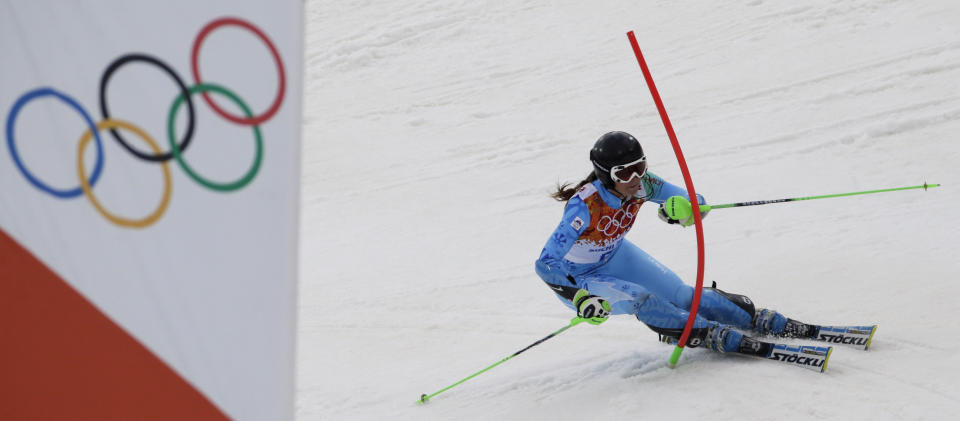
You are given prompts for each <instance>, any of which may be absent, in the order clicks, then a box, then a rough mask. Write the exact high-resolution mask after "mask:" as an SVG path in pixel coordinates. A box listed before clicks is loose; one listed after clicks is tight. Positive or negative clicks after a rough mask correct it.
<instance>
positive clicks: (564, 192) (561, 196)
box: [550, 171, 597, 202]
mask: <svg viewBox="0 0 960 421" xmlns="http://www.w3.org/2000/svg"><path fill="white" fill-rule="evenodd" d="M596 179H597V174H596V173H595V172H593V171H590V175H588V176H587V178H584V179H583V180H581V181H580V182H579V183H577V185H576V186H574V187H570V183H563V184H560V183H557V191H555V192H554V193H553V194H551V195H550V197H552V198H554V199H556V201H558V202H566V201H568V200H570V198H571V197H573V195H575V194H577V192H578V191H579V190H580V188H581V187H583V186H585V185H587V184H588V183H592V182H594V180H596Z"/></svg>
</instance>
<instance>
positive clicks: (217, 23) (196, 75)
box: [190, 18, 287, 126]
mask: <svg viewBox="0 0 960 421" xmlns="http://www.w3.org/2000/svg"><path fill="white" fill-rule="evenodd" d="M224 25H237V26H242V27H244V28H246V29H248V30H250V32H253V33H254V34H255V35H256V36H257V37H259V38H260V39H261V40H262V41H263V42H264V44H267V48H269V49H270V54H273V60H274V61H275V62H276V63H277V73H278V74H279V76H280V77H279V79H280V86H279V88H278V89H279V90H278V92H277V97H276V99H274V100H273V104H272V105H270V109H268V110H267V111H265V112H264V113H263V114H260V115H254V116H253V117H247V118H245V117H237V116H234V115H231V114H229V113H227V112H226V111H224V110H223V109H221V108H220V107H219V106H217V104H216V103H215V102H213V99H211V98H210V95H209V94H208V93H207V92H203V93H202V94H201V95H202V96H203V100H204V101H206V102H207V105H210V108H213V111H215V112H216V113H217V114H220V116H221V117H223V118H225V119H227V120H230V121H232V122H234V123H237V124H242V125H246V126H256V125H258V124H260V123H263V122H264V121H267V120H269V119H270V118H271V117H273V115H274V114H276V113H277V111H278V110H279V109H280V104H282V103H283V95H284V92H285V91H286V85H287V80H286V76H285V75H284V74H285V73H284V70H283V60H281V59H280V53H278V52H277V48H276V47H275V46H274V45H273V43H272V42H270V39H269V38H267V36H266V34H264V33H263V31H261V30H260V29H259V28H257V27H256V26H254V25H253V24H252V23H250V22H247V21H245V20H241V19H237V18H220V19H216V20H213V21H211V22H210V23H208V24H207V26H204V27H203V29H201V30H200V33H199V34H197V38H196V39H195V40H194V41H193V53H192V54H191V57H190V68H191V69H192V70H193V79H194V80H195V81H196V82H197V84H200V83H203V82H202V81H201V80H200V68H199V67H200V64H199V61H198V60H197V57H198V56H199V55H200V44H202V43H203V39H204V38H206V37H207V35H210V32H213V30H214V29H217V28H219V27H221V26H224Z"/></svg>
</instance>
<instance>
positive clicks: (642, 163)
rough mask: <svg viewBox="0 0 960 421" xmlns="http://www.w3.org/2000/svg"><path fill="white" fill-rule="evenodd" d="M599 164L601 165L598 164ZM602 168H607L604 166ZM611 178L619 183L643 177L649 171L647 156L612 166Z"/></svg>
mask: <svg viewBox="0 0 960 421" xmlns="http://www.w3.org/2000/svg"><path fill="white" fill-rule="evenodd" d="M598 166H599V165H598ZM600 168H601V169H604V170H606V169H605V168H603V167H602V166H600ZM609 172H610V178H611V179H613V181H616V182H618V183H629V182H631V181H633V178H634V177H636V178H641V177H643V175H644V174H646V173H647V157H643V158H640V159H638V160H636V161H633V162H628V163H626V164H623V165H614V166H613V168H610V171H609Z"/></svg>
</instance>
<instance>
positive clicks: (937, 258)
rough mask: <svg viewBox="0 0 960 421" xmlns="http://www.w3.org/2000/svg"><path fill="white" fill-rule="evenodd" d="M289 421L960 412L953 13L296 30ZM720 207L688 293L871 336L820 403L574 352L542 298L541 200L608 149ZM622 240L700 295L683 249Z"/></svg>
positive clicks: (692, 363) (953, 5) (628, 339)
mask: <svg viewBox="0 0 960 421" xmlns="http://www.w3.org/2000/svg"><path fill="white" fill-rule="evenodd" d="M306 11H307V14H308V16H307V26H306V29H307V35H306V36H307V40H306V51H305V63H306V69H305V77H306V80H305V84H304V85H305V89H306V91H305V92H304V97H305V115H304V119H305V122H304V129H305V130H304V155H303V211H302V216H301V218H302V229H303V231H302V236H301V238H302V245H301V262H302V263H301V268H300V277H301V283H300V313H299V314H300V319H299V326H298V329H299V337H298V338H299V339H298V356H297V359H298V372H297V393H298V395H297V416H298V419H301V420H317V419H324V420H431V419H436V420H474V419H475V420H490V419H502V420H506V419H582V418H587V417H589V418H590V419H608V420H612V419H667V417H671V419H703V420H706V419H709V420H772V419H778V420H784V419H791V420H793V419H795V420H851V419H852V420H868V419H869V420H881V419H891V420H893V419H895V420H921V419H929V420H939V419H948V418H951V417H954V416H956V413H957V411H958V409H960V381H958V380H957V377H958V375H960V357H958V355H960V354H958V352H957V350H958V348H960V335H958V334H957V327H956V326H957V323H958V321H960V298H958V293H957V289H958V285H960V284H958V273H960V264H958V260H960V259H958V258H957V256H956V254H957V247H956V244H957V240H956V238H957V237H958V231H960V229H958V226H960V222H958V221H960V218H958V217H960V214H958V212H957V207H958V205H960V197H958V195H957V193H956V192H957V188H958V187H960V170H958V169H957V168H958V165H960V164H958V163H960V146H958V144H957V142H958V138H957V133H958V131H960V130H958V129H960V3H957V2H955V1H951V0H940V1H920V0H906V1H867V0H856V1H844V2H836V1H831V0H813V1H807V2H775V1H765V0H750V1H730V2H713V1H696V2H666V1H657V2H636V1H627V0H617V1H609V2H578V1H560V2H555V1H546V0H521V1H513V2H477V1H467V0H453V1H449V0H444V1H437V0H419V1H402V2H399V1H398V2H370V1H349V2H339V1H311V2H309V3H308V4H307V6H306ZM631 30H632V31H635V33H636V36H637V38H638V40H639V43H640V46H641V48H642V49H643V52H644V55H645V57H646V59H647V62H648V64H649V66H650V68H651V71H652V73H653V77H654V79H655V81H656V83H657V86H658V88H659V90H660V94H661V96H662V97H663V100H664V103H665V105H666V108H667V110H668V112H669V113H670V118H671V120H672V122H673V125H674V126H675V128H676V131H677V135H678V137H679V140H680V144H681V146H682V148H683V151H684V154H685V156H686V160H687V162H688V164H689V168H690V171H691V173H692V175H693V180H694V183H695V186H696V190H697V192H699V193H702V194H703V195H704V196H706V198H707V200H708V202H709V203H713V204H720V203H730V202H740V201H753V200H764V199H780V198H787V197H799V196H813V195H821V194H831V193H842V192H850V191H858V190H872V189H879V188H887V187H902V186H909V185H918V184H923V183H924V182H929V183H942V184H943V186H942V187H940V188H936V189H932V190H930V191H926V192H925V191H923V190H911V191H904V192H893V193H882V194H876V195H865V196H857V197H850V198H837V199H824V200H815V201H803V202H793V203H782V204H772V205H765V206H756V207H746V208H731V209H718V210H715V211H713V212H711V213H710V215H709V216H708V217H707V218H706V220H705V225H704V233H705V240H706V275H705V282H706V283H707V284H708V285H709V283H710V282H711V281H717V283H718V284H719V287H720V288H722V289H724V290H726V291H729V292H734V293H740V294H746V295H748V296H749V297H750V298H752V299H753V300H754V301H755V302H756V303H757V304H758V305H759V306H761V307H768V308H774V309H777V310H779V311H781V312H782V313H784V314H786V315H787V316H789V317H792V318H795V319H798V320H803V321H808V322H815V323H823V324H872V323H877V324H879V326H880V327H879V329H878V331H877V334H876V337H875V338H874V340H873V346H872V348H871V349H870V350H869V351H867V352H864V351H860V350H857V349H854V348H848V347H842V346H841V347H838V348H836V349H835V351H834V353H833V356H832V357H831V360H830V364H829V369H828V370H827V372H826V373H824V374H818V373H815V372H812V371H808V370H802V369H798V368H795V367H790V366H786V365H782V364H778V363H774V362H767V361H762V360H755V359H749V358H744V357H738V356H731V355H718V354H714V353H711V352H708V351H704V350H701V349H687V350H686V351H685V352H684V353H683V356H682V358H681V360H680V364H679V366H678V367H677V368H676V369H672V370H671V369H669V368H667V367H666V362H667V359H668V356H669V354H670V352H671V351H672V349H673V348H672V347H671V346H667V345H663V344H660V343H659V342H658V341H657V336H656V334H654V333H653V332H652V331H650V330H649V329H648V328H647V327H645V326H644V325H643V324H641V323H640V322H638V321H637V320H636V319H634V318H632V317H630V316H618V317H615V318H613V319H611V320H610V321H609V322H607V323H606V324H603V325H601V326H590V325H586V324H584V325H579V326H576V327H575V328H573V329H570V330H568V331H566V332H565V333H563V334H561V335H559V336H557V337H555V338H553V339H551V340H549V341H546V342H544V343H542V344H540V345H538V346H536V347H534V348H532V349H530V350H529V351H527V352H525V353H523V354H521V355H520V356H518V357H516V358H514V359H512V360H510V361H508V362H506V363H504V364H502V365H500V366H498V367H496V368H494V369H493V370H490V371H488V372H486V373H484V374H482V375H480V376H478V377H476V378H474V379H472V380H470V381H468V382H466V383H463V384H461V385H459V386H457V387H455V388H453V389H450V390H448V391H446V392H444V393H442V394H440V395H438V396H437V397H435V398H433V399H432V401H431V402H430V403H429V404H428V405H423V406H420V405H415V404H414V402H415V401H416V400H417V398H418V397H419V396H420V394H421V393H428V394H429V393H433V392H436V391H438V390H440V389H442V388H444V387H446V386H448V385H450V384H453V383H455V382H456V381H458V380H460V379H462V378H464V377H466V376H468V375H470V374H472V373H474V372H476V371H478V370H480V369H482V368H484V367H486V366H488V365H490V364H493V363H495V362H497V361H499V360H500V359H502V358H504V357H506V356H508V355H510V354H512V353H513V352H515V351H517V350H519V349H522V348H523V347H525V346H527V345H529V344H530V343H532V342H534V341H536V340H538V339H540V338H542V337H544V336H546V335H547V334H549V333H550V332H553V331H554V330H557V329H559V328H560V327H562V326H564V325H565V324H566V323H567V321H568V320H569V319H570V318H571V317H572V316H573V314H572V313H571V311H570V310H568V309H567V308H566V307H564V306H563V305H562V304H561V303H560V302H559V301H558V300H557V298H556V297H555V296H554V295H553V293H552V292H551V291H550V290H549V289H548V288H547V287H546V286H545V285H544V283H543V282H542V281H541V280H540V279H539V278H538V277H537V275H536V274H535V273H534V271H533V262H534V260H535V259H536V258H537V256H538V255H539V253H540V250H541V248H542V247H543V244H544V243H545V242H546V239H547V237H548V236H549V234H550V233H551V232H552V231H553V229H554V228H555V227H556V224H557V223H558V221H559V219H560V216H561V211H562V204H560V203H557V202H555V201H553V200H551V199H550V198H549V197H548V194H549V192H550V190H551V189H552V188H554V186H555V185H556V183H557V182H558V181H561V182H562V181H571V182H576V181H579V180H580V179H582V178H583V177H584V176H585V175H587V173H588V171H589V170H590V164H589V162H588V160H587V152H588V150H589V148H590V146H591V145H592V144H593V142H594V140H595V139H596V138H597V137H598V136H600V135H601V134H603V133H604V132H606V131H610V130H624V131H627V132H630V133H632V134H633V135H635V136H636V137H637V138H638V139H640V141H641V142H642V143H643V147H644V150H645V151H646V153H647V156H648V158H649V162H650V165H651V171H653V172H655V173H657V174H658V175H660V176H663V177H664V178H666V179H667V180H669V181H672V182H674V183H676V184H683V179H682V177H681V174H680V170H679V167H678V165H677V160H676V158H675V155H674V152H673V149H672V147H671V145H670V142H669V139H668V138H667V136H666V134H665V131H664V128H663V125H662V123H661V121H660V117H659V115H658V114H657V111H656V108H655V106H654V103H653V101H652V99H651V96H650V94H649V92H648V90H647V86H646V84H645V82H644V80H643V77H642V74H641V72H640V69H639V66H638V65H637V61H636V59H635V58H634V55H633V52H632V50H631V48H630V45H629V43H628V40H627V36H626V33H627V32H628V31H631ZM627 238H628V239H629V240H630V241H632V242H634V243H636V244H637V245H639V246H640V247H641V248H643V249H644V250H646V251H647V252H648V253H650V254H651V255H653V256H655V257H656V258H657V259H658V260H660V261H661V262H662V263H664V264H665V265H667V266H668V267H670V268H671V269H672V270H673V271H675V272H676V273H677V274H678V275H680V276H681V277H682V278H683V279H684V280H685V281H686V282H688V283H690V284H693V283H694V282H695V281H696V238H695V232H694V229H693V228H687V229H683V228H679V227H677V226H672V225H667V224H664V223H662V222H661V221H660V220H658V219H657V217H656V206H655V205H652V204H648V205H647V206H644V207H643V208H642V209H641V212H640V215H639V220H638V222H637V223H636V224H635V225H634V227H633V230H632V231H631V232H630V233H629V235H628V236H627Z"/></svg>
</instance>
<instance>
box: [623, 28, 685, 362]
mask: <svg viewBox="0 0 960 421" xmlns="http://www.w3.org/2000/svg"><path fill="white" fill-rule="evenodd" d="M627 38H629V39H630V45H631V46H632V47H633V53H634V55H636V56H637V62H638V63H639V64H640V70H641V71H643V78H644V79H646V81H647V87H649V88H650V95H653V102H655V103H656V104H657V111H659V112H660V119H661V120H663V127H664V128H665V129H666V130H667V136H668V137H670V143H671V144H672V145H673V152H674V153H675V154H676V155H677V163H679V164H680V172H682V173H683V182H684V184H686V186H687V192H688V193H689V194H690V204H691V206H692V207H693V220H694V223H695V224H696V227H697V286H696V288H694V290H693V302H692V303H690V317H689V318H687V324H686V325H685V326H684V327H683V334H681V335H680V341H679V342H677V346H676V348H674V349H673V354H671V355H670V363H669V366H670V368H674V367H676V366H677V361H678V360H680V354H681V353H682V352H683V347H684V345H686V344H687V339H689V337H690V331H691V330H693V321H694V320H695V319H696V318H697V310H699V309H700V294H701V292H702V289H703V266H704V258H703V254H704V253H703V221H702V220H701V218H700V204H699V202H698V201H697V192H696V191H694V189H693V179H692V178H691V177H690V170H689V169H688V168H687V161H686V160H685V159H684V158H683V151H682V150H680V142H679V141H678V140H677V134H676V133H675V132H674V131H673V125H672V124H670V117H668V116H667V109H666V108H664V106H663V101H662V100H661V99H660V94H659V93H658V92H657V86H656V85H655V84H654V83H653V76H651V75H650V69H649V68H647V62H646V61H645V60H644V59H643V53H641V52H640V45H639V44H638V43H637V37H636V36H634V35H633V31H630V32H627Z"/></svg>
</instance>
